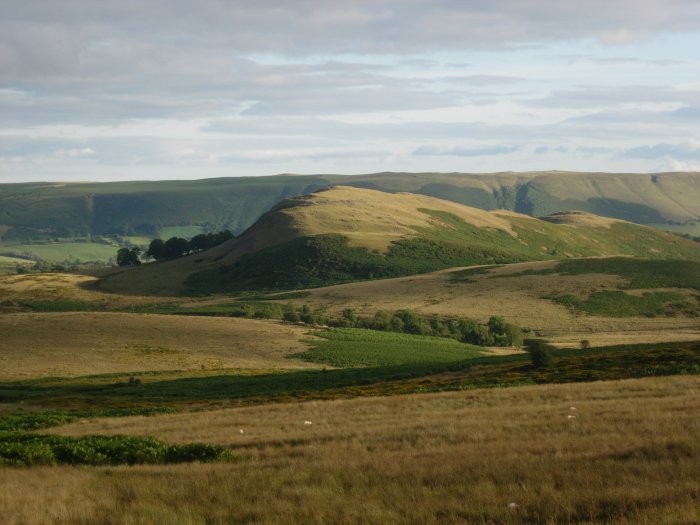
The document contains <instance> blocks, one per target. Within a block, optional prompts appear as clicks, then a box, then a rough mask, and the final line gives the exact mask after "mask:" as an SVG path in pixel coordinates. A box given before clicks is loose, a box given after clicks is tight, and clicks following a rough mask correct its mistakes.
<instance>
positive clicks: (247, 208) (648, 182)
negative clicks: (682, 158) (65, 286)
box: [0, 171, 700, 261]
mask: <svg viewBox="0 0 700 525" xmlns="http://www.w3.org/2000/svg"><path fill="white" fill-rule="evenodd" d="M333 185H345V186H354V187H360V188H368V189H375V190H379V191H384V192H389V193H395V192H411V193H417V194H422V195H428V196H432V197H437V198H440V199H445V200H449V201H453V202H457V203H460V204H465V205H467V206H472V207H475V208H480V209H484V210H497V209H504V210H511V211H516V212H518V213H522V214H525V215H531V216H543V215H549V214H551V213H555V212H560V211H567V210H571V209H576V210H582V211H586V212H589V213H593V214H596V215H601V216H607V217H612V218H617V219H623V220H627V221H631V222H636V223H640V224H650V225H657V226H660V227H662V228H667V229H673V230H674V231H675V230H677V231H679V232H685V233H690V234H693V235H698V234H700V222H699V221H700V173H658V174H625V173H571V172H560V171H551V172H528V173H512V172H507V173H490V174H473V173H375V174H369V175H276V176H269V177H237V178H217V179H202V180H195V181H131V182H110V183H65V184H56V183H26V184H0V255H19V254H32V255H33V256H34V257H35V258H41V259H45V260H52V261H63V260H76V259H81V260H83V261H87V260H105V261H106V260H107V259H108V258H109V257H110V256H111V254H114V253H115V252H116V249H115V247H114V246H115V245H117V244H122V245H123V244H124V243H125V242H131V243H135V244H144V243H147V240H148V239H149V238H154V237H157V236H160V237H162V238H167V237H168V236H171V235H180V236H192V235H195V234H197V233H200V232H203V231H218V230H222V229H229V230H231V231H232V232H234V233H236V234H238V233H240V232H242V231H244V230H245V229H247V228H248V227H250V226H251V225H252V224H254V223H255V221H256V220H257V219H258V218H260V217H261V216H262V215H263V214H264V213H265V212H267V211H269V210H270V209H271V208H273V207H274V206H275V205H276V204H278V203H279V202H281V201H282V200H284V199H285V198H289V197H292V196H295V195H304V194H309V193H312V192H314V191H317V190H319V189H323V188H327V187H329V186H333ZM54 241H60V242H61V243H68V242H72V244H71V246H70V247H67V248H66V249H65V250H63V249H61V246H56V245H50V246H49V248H50V249H44V248H41V247H37V246H41V245H37V244H30V243H45V242H54ZM75 241H79V243H76V242H75ZM44 246H45V245H44Z"/></svg>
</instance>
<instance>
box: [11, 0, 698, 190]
mask: <svg viewBox="0 0 700 525" xmlns="http://www.w3.org/2000/svg"><path fill="white" fill-rule="evenodd" d="M5 4H7V5H4V6H3V16H2V17H0V72H1V74H0V157H1V158H2V159H4V160H2V170H0V171H2V175H3V176H5V175H7V174H9V175H8V176H15V175H14V173H15V172H19V171H21V170H24V171H23V173H24V172H26V173H31V174H32V176H35V177H44V176H46V175H51V176H58V175H57V174H58V173H69V174H70V173H72V172H73V171H75V172H79V171H80V170H87V167H91V168H94V170H93V171H92V172H91V176H93V174H94V176H95V177H99V176H100V174H101V173H107V171H108V169H113V171H112V172H111V173H112V175H110V176H114V177H118V175H119V174H120V173H123V174H128V173H131V174H133V176H134V177H137V178H138V177H139V176H144V175H142V174H146V176H149V174H150V173H155V172H156V170H157V169H161V170H162V173H167V170H169V169H170V170H173V172H177V170H180V169H183V167H191V168H192V171H191V172H193V173H196V174H197V175H198V176H207V175H209V174H214V173H215V171H214V170H215V169H217V168H220V169H221V170H222V172H223V174H248V173H249V172H250V171H251V170H253V169H254V167H255V166H256V165H260V166H262V167H261V168H260V169H261V170H262V169H263V168H264V169H268V168H269V169H272V167H275V168H277V167H279V169H280V170H281V171H292V170H293V169H296V171H304V168H305V167H307V168H308V169H324V170H328V171H342V170H348V169H351V168H352V169H355V170H359V169H361V168H362V167H363V166H368V167H369V168H368V169H370V170H372V169H373V167H374V165H376V164H381V163H384V162H390V161H391V162H393V163H394V164H393V165H395V166H397V167H399V166H408V167H413V166H416V169H418V168H419V167H420V168H421V169H425V168H428V169H432V167H433V166H434V167H435V169H438V167H441V166H442V167H447V168H448V169H457V168H461V167H462V166H463V165H464V164H463V163H467V164H468V162H470V159H472V158H477V160H478V162H479V165H482V164H486V163H489V162H493V166H494V167H495V168H496V169H499V165H497V163H502V164H503V166H504V167H505V166H506V165H507V166H508V167H509V168H511V169H521V168H525V166H526V165H527V163H528V162H530V163H543V164H544V163H547V162H552V163H559V162H569V163H570V165H569V167H570V166H571V165H577V164H576V163H577V162H579V161H580V160H581V159H584V160H590V162H591V164H592V163H594V162H596V159H598V160H597V162H599V163H600V164H601V165H600V166H599V169H601V170H603V171H605V170H607V169H608V168H609V167H608V166H607V165H603V164H605V163H607V162H611V160H610V159H611V158H614V159H615V162H618V163H620V165H624V166H625V169H633V168H634V169H640V168H644V166H647V165H651V164H650V162H651V161H653V160H654V159H652V158H651V156H652V155H653V153H649V152H644V151H642V152H641V153H640V152H637V153H636V156H635V154H630V155H627V154H625V152H628V151H633V150H634V149H635V148H643V147H645V146H644V145H654V144H667V143H668V144H675V143H678V144H683V143H684V142H683V141H684V140H686V139H687V138H688V137H691V136H700V85H698V84H697V82H696V80H695V79H696V75H695V70H696V69H697V67H698V61H697V58H696V57H694V56H693V53H692V49H697V46H698V45H700V44H698V38H699V37H700V30H698V28H699V27H700V7H699V5H698V4H697V2H695V1H694V0H646V1H644V2H641V3H640V2H638V1H633V0H607V1H604V0H591V1H589V2H561V1H560V0H538V1H535V0H500V1H499V2H493V1H487V0H474V1H470V2H464V1H460V0H434V1H430V2H426V1H425V0H401V1H399V0H357V1H353V2H344V3H343V2H341V3H338V2H335V3H334V2H325V1H321V0H295V1H294V2H287V3H284V2H278V1H273V0H255V1H254V0H237V1H222V0H202V1H200V2H197V3H196V4H194V3H192V2H182V1H171V0H149V1H148V2H143V1H141V0H121V1H119V2H107V1H94V0H71V1H67V2H56V1H54V0H34V1H32V2H9V1H8V2H5ZM658 37H663V38H658ZM679 42H680V43H679ZM581 50H585V51H581ZM577 53H578V54H577ZM630 57H633V58H630ZM693 82H695V83H693ZM455 144H456V145H455ZM646 147H649V148H652V147H653V146H646ZM601 148H605V152H604V153H603V152H602V151H603V150H602V149H601ZM563 153H566V155H563ZM644 155H646V157H645V156H644ZM686 155H689V154H688V153H686ZM677 158H679V159H680V158H681V157H677ZM287 163H292V164H293V165H290V166H287V165H286V164H287ZM146 166H147V167H148V169H144V167H146ZM554 167H560V166H554ZM561 167H566V166H561ZM197 168H201V169H200V171H197ZM225 170H228V171H225ZM218 174H220V173H217V175H218ZM166 176H167V175H166Z"/></svg>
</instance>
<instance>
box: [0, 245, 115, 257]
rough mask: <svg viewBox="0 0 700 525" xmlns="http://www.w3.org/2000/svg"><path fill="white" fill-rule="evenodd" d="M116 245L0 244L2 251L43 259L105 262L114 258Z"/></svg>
mask: <svg viewBox="0 0 700 525" xmlns="http://www.w3.org/2000/svg"><path fill="white" fill-rule="evenodd" d="M117 248H118V246H117V245H116V244H115V245H109V244H103V243H96V242H50V243H31V244H8V243H3V244H0V251H2V252H4V253H13V254H22V255H27V256H29V257H32V258H34V259H41V260H45V261H56V262H63V261H70V262H75V261H82V262H94V261H100V262H106V261H108V260H109V259H114V258H115V257H116V254H117Z"/></svg>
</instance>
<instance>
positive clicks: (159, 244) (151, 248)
mask: <svg viewBox="0 0 700 525" xmlns="http://www.w3.org/2000/svg"><path fill="white" fill-rule="evenodd" d="M145 255H146V257H153V258H154V259H155V260H156V261H160V260H161V259H165V242H163V239H153V240H152V241H151V244H149V245H148V250H146V253H145Z"/></svg>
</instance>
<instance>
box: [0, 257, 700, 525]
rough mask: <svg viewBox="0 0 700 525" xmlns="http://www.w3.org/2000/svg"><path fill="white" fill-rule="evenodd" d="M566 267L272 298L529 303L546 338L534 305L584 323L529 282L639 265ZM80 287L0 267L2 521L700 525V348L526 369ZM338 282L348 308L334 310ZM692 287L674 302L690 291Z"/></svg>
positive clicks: (223, 306) (364, 303) (569, 280)
mask: <svg viewBox="0 0 700 525" xmlns="http://www.w3.org/2000/svg"><path fill="white" fill-rule="evenodd" d="M557 264H558V263H557V262H556V261H551V262H540V263H528V264H521V265H514V266H512V267H511V266H496V267H490V268H481V269H479V270H471V271H469V272H466V273H465V272H461V273H455V271H454V270H448V271H444V272H440V273H436V274H429V275H422V276H413V277H409V278H402V279H394V280H382V281H373V282H369V283H355V284H352V285H342V286H338V287H331V288H325V289H320V290H310V291H304V292H294V293H292V294H285V295H283V296H282V297H277V298H274V297H273V298H271V299H270V301H282V302H287V301H289V302H292V303H295V304H303V303H307V302H311V303H312V304H316V305H319V306H325V307H326V308H328V309H330V310H336V311H337V310H338V309H342V308H346V307H355V306H356V307H357V309H358V313H360V312H362V313H367V314H371V313H373V312H374V311H376V310H377V309H379V308H382V307H384V306H385V305H386V303H389V302H392V301H393V302H394V303H396V305H397V306H396V307H392V308H385V309H387V310H390V311H393V310H395V309H397V308H405V307H407V306H410V303H411V302H416V304H419V305H420V308H419V309H420V310H421V311H422V312H423V313H426V314H427V313H430V312H431V311H435V310H436V309H440V308H444V309H445V310H444V311H445V312H446V313H447V314H448V315H447V317H449V316H451V315H452V316H454V315H459V316H460V317H462V316H464V317H469V315H465V314H466V313H467V312H469V311H472V310H470V308H473V309H474V310H473V311H479V312H480V314H479V316H476V317H488V316H489V315H493V314H497V313H499V312H498V311H497V309H496V310H491V308H493V307H494V305H497V304H499V303H498V302H497V301H496V300H495V299H494V298H498V297H500V299H498V300H502V301H503V304H504V305H505V304H506V303H508V305H509V307H510V308H515V306H513V303H514V302H517V301H518V300H521V299H522V298H523V297H530V299H528V300H531V301H533V302H532V304H533V305H536V306H535V309H534V310H533V311H532V312H530V313H529V315H532V319H533V320H537V319H539V321H537V324H536V326H552V324H549V325H548V324H547V323H551V320H547V319H546V318H545V314H546V312H547V310H546V308H543V305H545V304H547V305H550V307H551V308H553V309H556V311H557V312H560V313H561V312H563V314H562V315H563V316H564V317H562V318H561V319H563V320H566V319H571V318H574V317H582V316H580V315H576V314H574V313H572V312H571V311H570V310H569V309H567V308H566V307H564V306H561V305H557V304H556V303H554V302H553V301H551V300H549V299H543V298H542V297H541V295H539V294H540V293H542V292H543V291H545V292H552V290H556V289H559V290H568V291H571V290H579V291H580V292H581V293H586V291H590V290H591V289H592V288H593V289H603V290H609V291H620V288H624V287H626V286H629V283H630V282H631V279H630V278H629V277H630V275H632V274H633V273H635V272H631V270H630V272H631V273H630V272H628V273H629V275H627V276H626V277H625V276H622V275H620V272H619V271H618V273H617V274H615V273H611V274H599V273H595V274H591V273H587V272H585V271H581V272H579V273H576V272H574V271H573V270H572V271H571V272H570V273H568V274H567V273H565V272H563V271H562V270H560V269H559V268H557ZM614 264H616V263H614ZM614 264H613V266H614ZM523 273H524V275H523ZM636 274H639V275H642V274H643V272H641V273H640V272H636ZM688 275H690V274H688ZM640 279H641V277H640ZM640 282H645V281H640ZM91 283H94V278H91V277H84V276H83V277H81V276H68V275H57V274H56V275H50V274H46V275H26V276H25V275H15V276H6V277H3V278H0V293H2V294H3V295H2V297H3V306H2V308H4V309H5V313H1V314H0V333H2V334H3V336H2V339H1V340H0V346H1V348H2V351H1V352H0V358H2V360H3V361H2V362H1V363H0V371H2V372H1V374H2V375H1V376H0V457H1V458H5V459H4V460H3V461H5V463H8V462H9V463H13V464H14V465H15V466H14V467H0V516H1V517H2V522H3V523H8V524H15V523H16V524H20V523H21V524H34V523H36V524H42V525H43V524H52V523H56V524H58V523H61V524H87V523H91V524H92V523H105V524H107V523H109V524H124V525H126V524H140V523H143V524H145V523H171V522H172V523H193V524H200V523H213V524H217V523H221V524H223V523H239V522H240V523H246V522H247V523H280V522H284V523H311V524H313V523H329V522H332V523H339V524H341V525H342V524H344V523H356V524H357V523H360V524H364V523H382V524H384V523H389V524H391V523H401V524H404V523H405V524H408V523H428V524H430V523H508V524H510V523H513V524H519V523H524V524H535V523H552V524H554V523H557V524H558V523H587V524H597V523H600V524H603V523H617V524H626V525H631V524H641V525H652V524H656V523H686V524H691V523H695V522H696V521H697V520H698V518H700V515H699V514H698V510H697V509H698V506H697V502H698V500H699V499H700V484H698V481H697V476H696V473H697V470H698V468H700V448H699V447H698V445H697V444H698V443H700V425H698V422H697V417H696V414H697V411H698V409H699V408H700V405H698V397H697V395H696V393H697V390H698V388H699V387H700V379H699V377H700V376H698V373H700V343H692V342H677V343H668V342H664V343H662V344H645V345H633V346H629V345H628V346H624V345H623V346H599V347H596V348H593V349H589V350H585V349H561V350H556V351H553V352H552V353H553V357H554V363H553V365H552V366H551V367H549V368H535V367H534V366H533V365H532V363H531V361H530V359H529V356H528V355H527V354H525V353H523V352H518V351H517V350H516V349H510V350H509V352H510V353H509V354H507V355H498V354H495V353H493V352H490V351H486V350H484V349H478V348H475V347H471V346H469V345H465V344H462V343H458V342H456V341H453V340H450V339H445V338H431V337H424V336H409V335H406V334H398V333H384V332H376V331H366V330H359V329H332V330H328V331H323V330H317V331H315V332H313V333H310V332H309V328H307V327H304V326H300V325H294V324H282V323H279V322H270V321H262V320H253V319H239V318H231V317H209V316H206V317H202V316H200V317H195V316H187V315H180V314H182V313H183V312H187V311H190V312H204V311H206V312H207V313H211V314H228V313H230V312H231V309H232V308H235V307H236V305H238V304H245V301H236V300H234V298H232V297H221V298H206V299H201V300H200V299H182V298H172V297H170V298H164V297H161V298H156V299H154V298H150V299H149V298H144V297H139V296H119V295H111V294H105V293H103V292H99V291H96V290H94V289H92V287H91ZM516 284H517V286H516ZM662 284H663V283H662ZM379 285H381V286H382V287H383V288H364V287H368V286H369V287H372V286H374V287H376V286H379ZM518 286H519V288H518ZM533 286H534V288H533ZM339 290H341V291H342V293H343V294H348V293H349V291H351V292H352V293H353V294H356V295H354V296H352V297H353V298H352V299H350V300H347V302H346V298H344V297H342V296H340V298H339V299H338V297H339V296H338V295H333V294H338V293H339V292H338V291H339ZM343 290H344V291H343ZM358 290H359V291H358ZM362 290H364V291H362ZM475 290H480V291H481V292H480V293H483V294H485V296H488V297H490V298H491V302H489V301H486V300H485V299H481V298H479V299H477V298H475V297H474V295H473V292H474V291H475ZM498 290H500V291H498ZM527 290H529V292H528V291H527ZM682 290H685V291H683V292H678V291H672V292H669V293H685V294H691V293H693V289H692V288H685V289H682ZM625 291H626V292H628V293H637V292H638V290H625ZM527 293H529V294H530V295H529V296H528V295H527ZM659 293H662V292H659ZM327 294H330V295H327ZM363 294H366V295H363ZM445 294H446V295H445ZM499 294H501V295H499ZM266 299H268V298H267V297H265V296H258V297H253V298H252V299H251V298H250V297H248V298H247V299H246V300H247V301H251V300H254V301H258V302H259V304H266V303H264V302H262V301H265V300H266ZM336 300H337V301H338V302H334V301H336ZM443 302H444V303H445V304H442V303H443ZM478 308H481V310H478ZM62 309H74V310H85V311H73V312H64V311H58V310H62ZM125 309H129V310H130V312H125V311H124V310H125ZM431 309H432V310H431ZM52 310H53V311H52ZM94 310H102V311H94ZM115 310H121V311H115ZM145 311H161V312H164V313H165V312H171V313H178V315H164V314H152V313H151V314H149V313H142V312H145ZM10 312H14V313H10ZM139 312H141V313H139ZM567 316H568V317H567ZM589 317H590V319H592V320H594V321H593V323H592V324H591V325H590V326H594V327H595V326H607V325H605V324H602V323H619V324H611V325H610V326H608V328H610V329H611V331H610V332H608V334H607V336H608V337H610V336H612V335H615V336H619V335H620V334H619V333H618V331H619V330H621V329H622V328H623V327H625V328H629V327H634V326H637V325H635V323H637V322H642V321H643V322H646V323H651V324H647V325H645V326H646V327H647V329H648V330H650V329H652V328H653V327H654V326H656V328H659V327H662V326H663V327H665V329H666V330H667V334H673V335H676V336H678V333H677V330H676V328H678V327H681V326H683V325H682V323H688V326H690V327H691V329H692V327H693V326H695V327H696V329H697V322H698V321H697V319H692V318H681V317H676V318H667V317H663V318H662V317H659V318H640V319H637V318H626V319H620V318H614V317H600V316H598V317H596V316H587V317H586V319H588V318H589ZM484 320H485V319H482V321H484ZM511 320H513V318H511ZM564 322H565V321H562V323H564ZM596 323H601V324H596ZM655 323H656V325H655ZM662 323H663V324H662ZM694 323H695V324H694ZM650 327H651V328H650ZM564 332H565V333H566V334H567V335H568V337H570V338H572V337H574V338H578V337H580V332H575V331H572V327H566V330H564ZM655 334H656V336H658V337H661V336H662V335H663V332H655ZM593 335H594V336H595V335H596V334H593ZM635 336H636V337H637V338H639V337H640V334H639V333H637V334H635ZM601 337H602V336H601ZM589 339H591V340H592V341H593V342H594V343H596V340H595V338H594V337H589ZM696 339H700V338H699V337H697V334H696ZM600 341H602V339H601V340H599V341H598V342H600ZM560 342H561V341H560ZM576 342H577V343H578V339H576ZM630 378H635V379H630ZM577 383H578V384H577ZM504 387H511V388H504ZM130 414H131V415H130ZM10 415H13V416H12V417H10ZM90 436H96V437H90ZM193 443H200V445H195V446H193V445H192V444H193ZM212 459H214V460H219V461H217V462H214V463H210V462H208V461H210V460H212ZM222 459H225V460H226V461H223V462H222V461H220V460H222ZM193 460H194V462H192V461H193ZM178 461H188V463H185V464H179V465H178V464H171V463H174V462H178ZM41 463H46V464H47V465H48V466H34V467H31V468H20V465H22V464H34V465H37V464H41ZM65 463H68V464H70V466H65V465H64V464H65ZM136 463H139V464H140V463H150V464H148V465H137V464H136ZM19 487H21V489H20V488H19ZM511 504H514V505H511Z"/></svg>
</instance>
